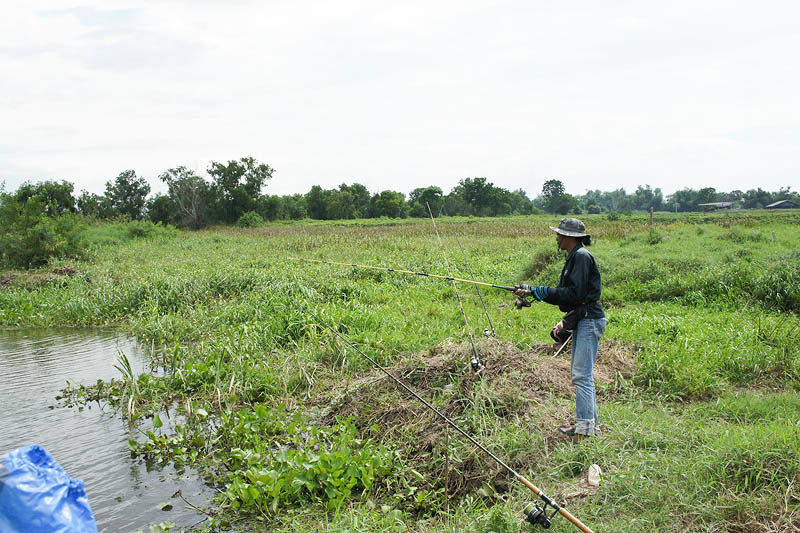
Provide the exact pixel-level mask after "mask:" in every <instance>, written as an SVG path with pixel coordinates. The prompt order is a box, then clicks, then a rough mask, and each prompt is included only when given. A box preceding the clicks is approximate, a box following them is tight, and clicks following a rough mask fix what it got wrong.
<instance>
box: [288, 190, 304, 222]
mask: <svg viewBox="0 0 800 533" xmlns="http://www.w3.org/2000/svg"><path fill="white" fill-rule="evenodd" d="M283 212H284V214H285V215H284V217H283V218H287V219H290V220H300V219H303V218H306V217H307V216H308V208H307V207H306V197H305V196H304V195H302V194H293V195H291V196H284V197H283Z"/></svg>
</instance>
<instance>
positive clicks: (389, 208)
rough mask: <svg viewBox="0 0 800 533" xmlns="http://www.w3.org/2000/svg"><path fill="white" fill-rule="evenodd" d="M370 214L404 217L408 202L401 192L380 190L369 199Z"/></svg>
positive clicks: (374, 215) (406, 213)
mask: <svg viewBox="0 0 800 533" xmlns="http://www.w3.org/2000/svg"><path fill="white" fill-rule="evenodd" d="M370 207H371V209H370V210H371V215H372V216H373V217H389V218H406V217H407V216H408V204H406V197H405V195H404V194H403V193H401V192H395V191H381V192H380V193H378V194H374V195H373V196H372V198H371V199H370Z"/></svg>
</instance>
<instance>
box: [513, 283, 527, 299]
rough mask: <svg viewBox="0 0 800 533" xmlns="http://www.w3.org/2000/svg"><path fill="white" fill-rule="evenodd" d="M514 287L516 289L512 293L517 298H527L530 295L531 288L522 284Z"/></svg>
mask: <svg viewBox="0 0 800 533" xmlns="http://www.w3.org/2000/svg"><path fill="white" fill-rule="evenodd" d="M514 287H515V289H516V290H515V291H514V294H516V295H517V296H528V295H529V294H530V293H531V288H530V287H529V286H528V285H525V284H524V283H523V284H521V285H514Z"/></svg>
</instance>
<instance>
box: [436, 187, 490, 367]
mask: <svg viewBox="0 0 800 533" xmlns="http://www.w3.org/2000/svg"><path fill="white" fill-rule="evenodd" d="M425 206H426V207H427V208H428V213H429V214H430V215H431V222H433V229H434V230H435V231H436V238H438V239H439V246H441V248H442V255H443V256H444V264H445V265H447V273H448V274H450V277H451V278H452V277H453V270H452V269H451V268H450V261H448V260H447V252H446V251H445V249H444V243H443V242H442V237H441V235H439V228H438V227H436V220H435V219H434V218H433V211H431V206H430V204H428V202H425ZM451 283H452V284H453V290H454V291H455V292H456V299H457V300H458V307H459V308H460V309H461V316H462V317H464V325H465V326H466V328H467V335H469V343H470V345H471V346H472V359H471V360H470V362H469V364H470V366H471V367H472V371H473V372H480V371H481V370H482V369H483V365H482V364H481V358H480V357H478V350H477V349H476V348H475V339H473V338H472V328H470V327H469V320H467V313H465V312H464V304H463V303H461V294H459V292H458V286H457V285H456V282H455V280H454V279H453V280H451ZM475 286H476V287H477V285H475Z"/></svg>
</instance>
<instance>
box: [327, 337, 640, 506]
mask: <svg viewBox="0 0 800 533" xmlns="http://www.w3.org/2000/svg"><path fill="white" fill-rule="evenodd" d="M476 347H477V349H478V353H479V355H480V357H481V360H482V361H483V363H484V365H485V368H484V370H483V371H482V372H480V373H479V374H474V373H473V372H472V371H471V369H470V366H469V360H470V356H471V353H472V351H471V347H470V345H469V344H445V345H440V346H436V347H435V348H432V349H431V350H429V351H427V352H423V353H419V354H414V355H412V356H410V357H408V358H407V359H405V360H404V361H403V362H402V363H400V364H398V365H396V366H393V367H390V368H387V370H388V371H389V372H390V373H391V374H392V375H393V376H395V377H397V378H398V379H400V380H401V381H403V382H404V383H405V384H406V385H408V386H409V387H410V388H411V389H412V390H414V392H416V393H417V394H419V395H420V396H421V397H422V398H424V399H426V400H427V401H429V402H430V403H431V404H432V405H433V406H434V407H436V408H437V409H438V410H439V411H440V412H441V413H442V414H444V415H445V416H447V417H449V418H451V419H455V420H460V421H461V422H459V423H460V424H463V423H464V422H463V421H464V420H468V419H469V418H470V415H471V414H472V415H474V414H475V413H480V416H481V417H499V418H501V419H504V420H507V421H508V423H515V424H516V423H520V421H524V419H525V418H526V416H527V415H529V414H530V413H531V411H533V410H536V419H537V421H538V425H539V426H540V427H542V426H543V425H544V426H547V424H546V423H545V424H543V420H542V415H543V413H548V412H549V413H550V415H551V416H552V417H553V418H554V420H555V419H559V420H562V421H563V420H564V419H568V418H569V417H570V416H571V415H570V413H571V409H568V408H567V407H566V405H567V404H568V402H560V405H561V407H558V408H555V409H554V408H553V407H552V405H553V398H554V397H558V398H565V399H571V398H573V397H574V387H573V385H572V383H571V380H570V362H569V347H567V348H566V349H565V350H564V351H563V352H562V354H561V355H559V357H557V358H554V357H553V354H554V353H555V349H554V348H553V347H552V346H550V345H544V344H542V345H536V346H534V347H533V348H532V349H529V350H520V349H518V348H517V347H516V346H514V345H512V344H508V343H504V342H500V341H497V340H494V339H487V340H481V341H480V342H479V343H478V344H477V345H476ZM634 370H635V350H633V349H632V348H631V347H629V346H625V345H622V344H620V343H616V342H613V341H607V340H604V341H603V342H602V343H601V346H600V349H599V352H598V359H597V362H596V364H595V381H596V383H598V394H599V395H600V396H601V397H602V396H604V395H605V396H608V395H609V394H611V392H610V391H613V390H614V389H615V388H616V387H615V384H617V383H618V382H619V381H620V380H622V379H626V378H629V377H630V376H632V374H633V372H634ZM326 401H327V402H328V405H327V408H326V410H325V415H324V418H325V421H326V422H332V421H333V420H334V419H335V418H336V417H352V418H353V420H354V422H355V423H356V424H357V425H358V426H359V427H361V428H362V429H364V430H365V431H367V432H369V433H371V435H372V436H373V437H375V438H378V439H386V438H391V439H393V440H395V441H397V442H402V443H406V449H405V453H406V457H407V458H408V459H409V460H410V461H411V462H412V463H413V464H415V465H417V466H419V467H420V468H422V469H425V468H426V466H430V465H429V463H430V457H431V455H432V454H433V453H434V452H436V451H437V450H439V451H438V452H437V453H439V455H441V449H442V447H443V446H444V443H445V442H446V440H447V438H448V437H447V434H446V432H447V430H448V428H447V425H446V424H445V423H444V422H443V421H442V420H441V419H440V418H439V417H437V416H436V414H435V413H433V412H432V411H431V410H429V409H428V408H426V407H425V406H424V405H423V404H422V403H421V402H419V401H418V400H416V399H415V398H413V397H411V396H410V395H409V394H408V393H407V392H405V391H404V390H403V389H402V388H401V387H399V386H398V385H397V384H395V383H394V382H393V381H392V380H391V379H389V378H388V377H387V376H386V375H385V374H383V373H382V372H380V371H379V370H375V371H372V372H370V373H369V374H366V375H362V376H359V377H357V378H356V379H354V380H352V381H350V382H349V383H346V384H344V385H343V386H340V388H339V389H338V390H336V391H333V397H332V398H330V396H329V398H328V399H327V400H326ZM545 416H546V414H545ZM474 418H475V417H474V416H473V419H474ZM523 423H524V422H523ZM556 425H557V423H556V422H553V423H552V424H550V426H552V430H553V431H555V427H556ZM466 430H467V431H468V432H470V428H469V427H467V428H466ZM550 437H553V438H549V437H548V438H547V439H546V440H548V441H549V442H551V443H552V444H553V445H556V443H555V442H553V441H554V440H555V438H554V437H555V435H552V436H550ZM449 438H450V439H460V438H461V437H460V436H457V435H456V434H455V431H454V430H452V429H451V430H450V437H449ZM543 453H546V450H545V451H544V452H543ZM536 461H537V457H534V456H530V457H518V458H517V459H516V460H515V461H512V462H511V466H512V468H517V469H524V468H525V467H526V466H531V465H533V464H535V463H536ZM450 467H451V471H450V474H449V476H448V477H449V483H448V485H449V487H448V491H449V493H450V494H451V496H452V495H455V496H458V495H459V494H464V493H466V492H468V491H471V490H474V489H476V488H478V487H480V486H481V485H483V484H485V483H488V484H490V485H493V486H494V487H495V489H496V490H498V491H500V492H502V491H504V490H505V489H506V486H507V484H508V481H509V480H508V476H507V475H506V472H505V471H503V470H502V469H501V468H500V467H499V465H497V464H495V463H494V461H492V460H491V459H490V458H488V457H484V456H483V455H482V454H480V452H478V453H476V454H474V455H471V456H469V457H461V458H451V461H450Z"/></svg>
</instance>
